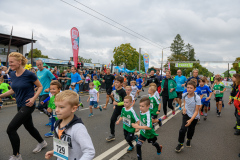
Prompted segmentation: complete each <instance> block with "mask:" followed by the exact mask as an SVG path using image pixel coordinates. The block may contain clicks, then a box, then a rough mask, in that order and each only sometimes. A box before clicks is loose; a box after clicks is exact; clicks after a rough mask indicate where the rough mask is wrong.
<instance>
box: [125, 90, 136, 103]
mask: <svg viewBox="0 0 240 160" xmlns="http://www.w3.org/2000/svg"><path fill="white" fill-rule="evenodd" d="M125 91H126V94H127V96H131V97H132V106H134V104H135V99H134V95H132V94H131V92H132V87H131V86H127V87H126V90H125Z"/></svg>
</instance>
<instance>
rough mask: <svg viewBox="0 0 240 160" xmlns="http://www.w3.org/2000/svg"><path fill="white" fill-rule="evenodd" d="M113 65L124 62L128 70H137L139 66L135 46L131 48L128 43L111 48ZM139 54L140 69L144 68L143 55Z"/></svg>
mask: <svg viewBox="0 0 240 160" xmlns="http://www.w3.org/2000/svg"><path fill="white" fill-rule="evenodd" d="M113 53H114V54H113V61H112V63H113V65H116V66H120V65H123V63H125V65H126V68H127V69H129V70H133V69H136V68H137V70H138V66H139V53H138V52H137V51H136V48H133V47H132V46H131V45H130V43H126V44H121V45H120V46H118V47H115V48H114V50H113ZM140 56H141V64H140V68H141V70H143V71H144V70H145V69H144V62H143V56H142V54H141V55H140Z"/></svg>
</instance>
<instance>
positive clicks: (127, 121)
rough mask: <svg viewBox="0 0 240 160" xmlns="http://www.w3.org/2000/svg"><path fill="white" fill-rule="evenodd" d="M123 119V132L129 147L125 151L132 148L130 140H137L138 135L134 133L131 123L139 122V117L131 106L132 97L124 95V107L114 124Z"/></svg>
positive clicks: (129, 150)
mask: <svg viewBox="0 0 240 160" xmlns="http://www.w3.org/2000/svg"><path fill="white" fill-rule="evenodd" d="M122 120H123V133H124V137H125V140H126V141H127V142H128V144H129V148H128V149H127V152H131V151H132V150H133V149H134V146H133V144H132V141H133V140H135V141H136V142H137V140H138V136H137V135H135V136H134V133H135V128H133V127H132V123H138V124H139V123H140V121H139V117H138V115H137V114H136V112H135V111H134V110H133V108H132V97H131V96H126V97H125V98H124V107H123V109H122V112H121V117H120V118H119V119H118V121H117V122H116V124H119V122H120V121H122Z"/></svg>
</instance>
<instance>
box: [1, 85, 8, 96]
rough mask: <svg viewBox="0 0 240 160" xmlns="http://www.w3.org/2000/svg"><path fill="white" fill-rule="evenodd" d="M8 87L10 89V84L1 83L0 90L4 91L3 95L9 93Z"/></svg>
mask: <svg viewBox="0 0 240 160" xmlns="http://www.w3.org/2000/svg"><path fill="white" fill-rule="evenodd" d="M8 87H9V84H7V83H1V84H0V89H2V94H3V93H6V92H7V91H9V89H8Z"/></svg>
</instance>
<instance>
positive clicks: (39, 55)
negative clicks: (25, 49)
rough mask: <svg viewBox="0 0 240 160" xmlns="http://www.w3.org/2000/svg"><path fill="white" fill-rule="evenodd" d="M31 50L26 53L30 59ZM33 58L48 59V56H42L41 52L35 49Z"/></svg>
mask: <svg viewBox="0 0 240 160" xmlns="http://www.w3.org/2000/svg"><path fill="white" fill-rule="evenodd" d="M31 54H32V50H30V51H29V53H28V58H31ZM33 58H48V56H45V55H42V51H41V50H39V49H37V48H35V49H33Z"/></svg>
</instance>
